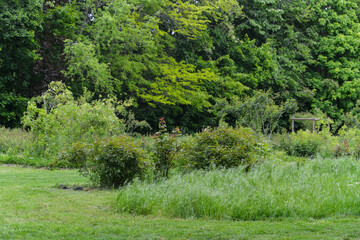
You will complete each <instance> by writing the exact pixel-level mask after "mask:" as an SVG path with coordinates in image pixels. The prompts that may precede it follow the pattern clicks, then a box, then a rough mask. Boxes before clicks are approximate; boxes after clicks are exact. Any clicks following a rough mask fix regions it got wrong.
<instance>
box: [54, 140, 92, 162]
mask: <svg viewBox="0 0 360 240" xmlns="http://www.w3.org/2000/svg"><path fill="white" fill-rule="evenodd" d="M90 149H91V146H90V145H89V144H86V143H83V142H77V143H74V144H73V145H72V146H70V147H69V148H68V149H67V150H65V151H63V152H62V153H60V154H59V157H58V158H57V159H56V160H55V161H54V162H53V163H52V167H65V168H82V167H84V166H85V164H86V159H87V155H88V153H89V151H90Z"/></svg>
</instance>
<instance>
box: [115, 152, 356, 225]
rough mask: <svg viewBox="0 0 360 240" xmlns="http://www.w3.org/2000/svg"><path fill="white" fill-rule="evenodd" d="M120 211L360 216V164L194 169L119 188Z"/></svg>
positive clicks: (197, 215)
mask: <svg viewBox="0 0 360 240" xmlns="http://www.w3.org/2000/svg"><path fill="white" fill-rule="evenodd" d="M117 208H118V211H120V212H128V213H133V214H141V215H146V214H154V215H160V216H166V217H176V218H206V219H231V220H264V219H272V218H289V217H291V218H304V217H305V218H309V217H311V218H325V217H333V216H359V215H360V162H359V161H357V160H353V159H351V158H341V159H321V158H317V159H313V160H308V161H307V162H304V163H294V162H284V161H280V160H272V161H269V162H266V163H264V164H261V165H258V166H256V167H254V168H253V169H252V170H250V171H248V172H246V171H245V170H244V168H238V169H232V170H213V171H210V172H201V171H195V172H192V173H189V174H185V175H180V174H175V175H174V176H172V177H171V178H170V179H168V180H163V181H160V182H154V183H145V182H140V181H136V182H134V183H133V184H131V185H129V186H127V187H125V188H123V189H121V190H120V193H119V196H118V201H117Z"/></svg>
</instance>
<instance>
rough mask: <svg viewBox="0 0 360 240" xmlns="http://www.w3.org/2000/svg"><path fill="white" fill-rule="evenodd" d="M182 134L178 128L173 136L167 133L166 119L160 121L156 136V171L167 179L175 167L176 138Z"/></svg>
mask: <svg viewBox="0 0 360 240" xmlns="http://www.w3.org/2000/svg"><path fill="white" fill-rule="evenodd" d="M179 134H180V130H179V128H176V129H175V130H174V132H173V133H172V134H169V133H168V132H167V127H166V122H165V120H164V118H161V119H160V122H159V131H158V132H157V133H156V134H155V135H154V140H155V141H154V150H155V170H156V171H157V174H158V175H159V176H162V177H165V178H167V177H168V176H169V171H170V169H171V167H172V166H173V164H174V163H173V159H174V156H175V153H176V151H177V147H178V146H177V141H176V138H177V137H178V135H179Z"/></svg>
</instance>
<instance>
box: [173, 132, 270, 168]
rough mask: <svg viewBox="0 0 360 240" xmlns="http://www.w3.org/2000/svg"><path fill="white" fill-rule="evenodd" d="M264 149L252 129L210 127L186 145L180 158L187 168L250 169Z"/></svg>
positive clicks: (183, 165)
mask: <svg viewBox="0 0 360 240" xmlns="http://www.w3.org/2000/svg"><path fill="white" fill-rule="evenodd" d="M263 150H264V149H263V148H262V145H260V144H259V143H258V142H257V141H256V137H255V135H254V134H253V132H252V131H251V130H250V129H246V128H228V127H219V128H217V129H211V128H206V129H204V130H203V131H202V132H201V133H197V134H196V135H195V137H194V138H193V139H191V140H190V142H189V143H187V144H185V145H184V148H183V149H182V150H181V153H180V155H178V156H177V157H179V159H182V160H181V161H182V163H181V165H182V167H184V168H185V169H186V168H187V169H190V170H192V169H205V170H210V169H212V168H233V167H238V166H246V167H250V166H252V165H254V164H255V163H256V162H258V161H259V159H258V158H260V155H261V154H262V153H263V152H262V151H263Z"/></svg>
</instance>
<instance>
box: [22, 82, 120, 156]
mask: <svg viewBox="0 0 360 240" xmlns="http://www.w3.org/2000/svg"><path fill="white" fill-rule="evenodd" d="M117 108H124V106H123V105H122V104H120V103H119V102H116V101H115V100H113V99H106V100H98V101H92V102H88V96H83V97H81V98H80V99H78V100H75V99H74V98H73V96H72V93H71V92H70V91H69V89H68V88H67V87H66V86H65V85H64V84H62V83H59V82H52V83H51V84H50V85H49V90H48V91H47V92H46V93H45V94H44V95H42V96H40V97H38V98H36V99H33V100H32V101H30V102H29V103H28V107H27V111H26V112H25V115H24V117H23V119H22V122H23V124H24V127H26V128H27V129H29V130H30V132H31V134H32V137H33V139H32V149H31V150H29V151H30V154H31V155H33V156H34V155H35V156H46V157H53V156H55V155H57V154H58V152H59V151H61V150H63V149H66V148H68V147H70V146H71V145H72V144H74V143H75V142H80V141H81V142H92V141H93V140H94V139H96V138H100V137H109V136H113V135H117V134H119V133H121V132H123V131H124V124H123V121H122V120H120V119H119V118H118V117H117Z"/></svg>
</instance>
